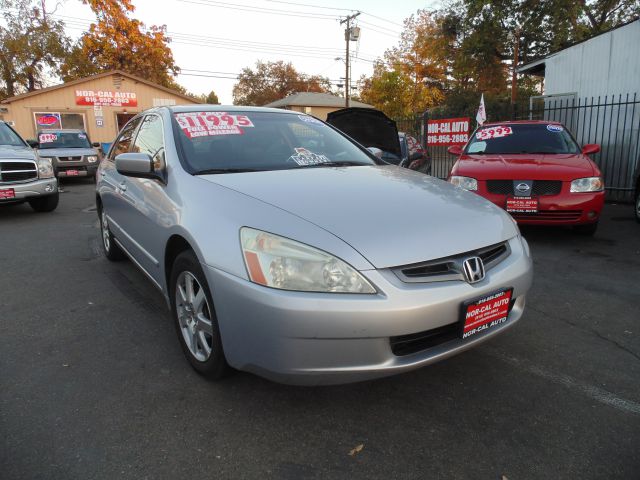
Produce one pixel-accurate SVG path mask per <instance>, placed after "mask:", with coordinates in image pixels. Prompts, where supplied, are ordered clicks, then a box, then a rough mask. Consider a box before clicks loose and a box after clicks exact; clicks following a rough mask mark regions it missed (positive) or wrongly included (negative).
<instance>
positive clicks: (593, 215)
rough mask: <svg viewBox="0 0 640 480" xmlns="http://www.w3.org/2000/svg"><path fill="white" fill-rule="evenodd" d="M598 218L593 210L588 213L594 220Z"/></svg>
mask: <svg viewBox="0 0 640 480" xmlns="http://www.w3.org/2000/svg"><path fill="white" fill-rule="evenodd" d="M597 216H598V214H597V213H596V212H594V211H593V210H591V211H590V212H589V213H587V217H589V218H591V219H593V218H596V217H597Z"/></svg>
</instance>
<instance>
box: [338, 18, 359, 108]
mask: <svg viewBox="0 0 640 480" xmlns="http://www.w3.org/2000/svg"><path fill="white" fill-rule="evenodd" d="M358 15H360V12H356V13H354V14H353V15H349V16H348V17H347V18H344V19H342V20H340V25H342V24H343V23H346V24H347V28H346V30H345V31H344V39H345V41H346V43H347V52H346V53H347V56H346V57H345V62H344V63H345V67H346V68H345V70H346V73H345V75H344V106H345V107H346V108H349V94H350V93H351V92H350V90H351V83H350V78H349V42H350V41H351V20H353V19H354V18H356V17H357V16H358Z"/></svg>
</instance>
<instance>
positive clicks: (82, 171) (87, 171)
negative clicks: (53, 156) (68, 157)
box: [54, 162, 98, 178]
mask: <svg viewBox="0 0 640 480" xmlns="http://www.w3.org/2000/svg"><path fill="white" fill-rule="evenodd" d="M54 170H55V172H56V177H58V178H65V177H69V178H73V177H95V175H96V171H97V170H98V163H97V162H96V163H87V162H56V165H55V166H54ZM69 171H72V172H75V173H74V174H73V175H70V174H69Z"/></svg>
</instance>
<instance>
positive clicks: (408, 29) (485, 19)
mask: <svg viewBox="0 0 640 480" xmlns="http://www.w3.org/2000/svg"><path fill="white" fill-rule="evenodd" d="M638 16H640V2H638V1H637V0H450V1H449V2H448V3H445V5H444V7H443V8H441V9H440V10H437V11H427V10H419V11H418V12H417V13H416V14H415V15H412V16H411V17H409V18H408V19H407V20H405V22H404V30H403V33H402V37H401V40H400V43H399V44H398V45H397V46H396V47H394V48H391V49H389V50H387V52H386V53H385V55H384V57H383V58H381V59H380V60H379V61H378V63H377V64H376V67H375V69H374V73H373V75H372V76H371V77H363V78H361V79H360V87H361V98H362V100H363V101H365V102H367V103H371V104H372V105H374V106H376V107H378V108H380V109H382V110H384V111H385V112H387V113H388V114H390V115H392V116H409V115H415V114H419V113H422V112H424V111H425V110H426V109H427V108H430V107H434V106H436V105H444V106H449V107H451V108H450V109H451V110H460V109H461V108H462V109H467V108H468V107H469V106H470V105H469V104H470V102H471V103H473V107H474V108H477V102H478V100H479V97H480V93H484V94H485V99H486V100H488V102H489V103H492V102H505V101H506V103H507V104H508V103H509V101H510V98H509V97H510V78H511V74H512V71H513V70H512V69H513V59H514V49H515V46H516V44H517V45H518V47H519V48H518V50H519V52H518V53H519V55H518V57H519V58H518V60H519V61H518V64H523V63H526V62H529V61H531V60H533V59H537V58H540V57H543V56H546V55H548V54H549V53H551V52H554V51H556V50H559V49H561V48H564V47H567V46H569V45H571V44H573V43H575V42H578V41H581V40H585V39H587V38H589V37H592V36H594V35H597V34H598V33H601V32H603V31H606V30H607V29H610V28H613V27H615V26H617V25H620V24H622V23H624V22H627V21H630V20H632V19H634V18H638ZM536 87H537V86H536V85H535V81H534V80H532V79H530V78H526V77H525V78H521V79H520V80H519V89H518V92H519V95H520V97H524V96H529V95H531V94H534V93H535V92H536ZM453 105H455V106H456V107H455V108H453V107H452V106H453Z"/></svg>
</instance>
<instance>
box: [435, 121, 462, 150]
mask: <svg viewBox="0 0 640 480" xmlns="http://www.w3.org/2000/svg"><path fill="white" fill-rule="evenodd" d="M469 123H470V119H469V118H443V119H439V120H429V121H428V122H427V145H432V146H451V145H464V144H465V143H467V141H469Z"/></svg>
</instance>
